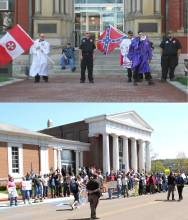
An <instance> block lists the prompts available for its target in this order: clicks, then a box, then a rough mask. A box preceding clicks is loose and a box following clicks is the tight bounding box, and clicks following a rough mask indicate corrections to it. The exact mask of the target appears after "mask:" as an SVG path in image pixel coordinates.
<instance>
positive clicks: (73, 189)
mask: <svg viewBox="0 0 188 220" xmlns="http://www.w3.org/2000/svg"><path fill="white" fill-rule="evenodd" d="M70 191H71V193H72V194H73V196H74V203H73V204H72V210H73V209H75V208H77V206H78V204H79V184H78V182H77V179H76V178H74V179H72V180H71V182H70Z"/></svg>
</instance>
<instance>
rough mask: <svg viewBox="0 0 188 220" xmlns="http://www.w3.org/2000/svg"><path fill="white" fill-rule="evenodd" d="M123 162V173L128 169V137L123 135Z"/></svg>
mask: <svg viewBox="0 0 188 220" xmlns="http://www.w3.org/2000/svg"><path fill="white" fill-rule="evenodd" d="M123 164H124V165H125V173H128V171H129V151H128V138H127V137H123Z"/></svg>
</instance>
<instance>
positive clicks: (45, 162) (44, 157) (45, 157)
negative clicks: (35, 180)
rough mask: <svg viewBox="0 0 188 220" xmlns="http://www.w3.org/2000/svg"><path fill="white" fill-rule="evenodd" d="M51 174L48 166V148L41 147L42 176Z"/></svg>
mask: <svg viewBox="0 0 188 220" xmlns="http://www.w3.org/2000/svg"><path fill="white" fill-rule="evenodd" d="M48 172H49V164H48V148H47V146H40V174H41V175H44V174H47V173H48Z"/></svg>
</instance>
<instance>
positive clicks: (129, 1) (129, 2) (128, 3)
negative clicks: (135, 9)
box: [125, 0, 131, 13]
mask: <svg viewBox="0 0 188 220" xmlns="http://www.w3.org/2000/svg"><path fill="white" fill-rule="evenodd" d="M125 7H126V8H127V11H128V13H131V0H127V5H126V6H125Z"/></svg>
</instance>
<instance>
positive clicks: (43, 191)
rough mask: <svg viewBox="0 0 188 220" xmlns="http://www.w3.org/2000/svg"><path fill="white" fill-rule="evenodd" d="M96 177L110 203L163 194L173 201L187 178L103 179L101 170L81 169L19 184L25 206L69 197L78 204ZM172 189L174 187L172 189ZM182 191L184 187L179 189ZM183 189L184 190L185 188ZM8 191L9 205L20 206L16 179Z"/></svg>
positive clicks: (139, 176)
mask: <svg viewBox="0 0 188 220" xmlns="http://www.w3.org/2000/svg"><path fill="white" fill-rule="evenodd" d="M93 175H97V180H98V182H99V185H100V190H101V193H104V192H108V197H109V199H111V198H112V196H113V195H115V196H117V197H118V198H119V197H129V196H130V195H131V196H138V195H145V194H153V193H157V192H158V193H160V192H168V196H167V198H168V199H169V197H170V193H172V199H174V189H175V185H177V188H179V185H181V186H184V178H185V176H183V175H181V173H177V175H176V176H175V174H173V173H172V172H171V173H170V174H169V175H168V176H167V175H165V174H164V173H156V174H151V175H147V174H145V173H138V172H134V170H131V171H130V172H128V173H125V172H122V171H119V172H114V171H113V170H111V172H110V174H109V175H106V176H105V175H103V174H102V172H101V170H100V169H99V170H96V169H95V168H93V167H91V168H80V169H79V174H78V175H76V176H75V174H74V173H66V172H64V170H63V169H62V170H61V171H60V170H59V169H57V170H56V171H55V172H53V173H51V174H48V175H47V174H45V175H41V176H40V175H36V174H34V173H27V175H26V176H25V177H23V178H22V181H21V182H20V184H19V186H18V187H19V189H20V191H21V193H22V198H23V201H24V203H26V202H28V203H31V198H33V199H34V202H38V201H43V199H45V198H57V197H69V196H70V195H71V194H73V195H74V197H75V201H79V192H80V191H81V190H82V189H86V188H87V183H88V182H89V180H90V179H91V177H93ZM172 186H173V187H172ZM180 188H181V187H180ZM182 189H183V188H182ZM7 190H8V194H9V198H10V205H13V201H15V205H17V196H18V193H17V191H16V184H15V182H14V179H13V177H11V176H9V177H8V183H7ZM179 192H180V194H179V199H180V200H181V199H182V193H181V189H180V191H179V189H178V193H179Z"/></svg>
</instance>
